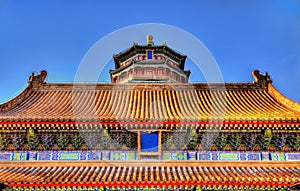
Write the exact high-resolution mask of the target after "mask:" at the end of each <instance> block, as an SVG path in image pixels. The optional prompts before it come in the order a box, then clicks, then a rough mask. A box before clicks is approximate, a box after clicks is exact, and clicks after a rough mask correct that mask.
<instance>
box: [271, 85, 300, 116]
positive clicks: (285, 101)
mask: <svg viewBox="0 0 300 191" xmlns="http://www.w3.org/2000/svg"><path fill="white" fill-rule="evenodd" d="M268 93H269V94H270V95H271V96H272V97H273V98H274V99H275V100H277V101H278V102H279V103H281V104H282V105H284V106H285V107H287V108H290V109H292V110H294V111H297V112H300V103H298V102H295V101H293V100H291V99H289V98H287V97H286V96H284V95H283V94H282V93H281V92H279V91H278V90H277V89H276V88H275V87H274V86H273V85H272V84H268ZM299 117H300V116H299Z"/></svg>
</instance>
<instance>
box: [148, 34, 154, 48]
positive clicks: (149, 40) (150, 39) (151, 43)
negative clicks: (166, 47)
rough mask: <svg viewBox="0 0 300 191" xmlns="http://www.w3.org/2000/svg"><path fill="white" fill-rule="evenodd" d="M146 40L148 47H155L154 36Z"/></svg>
mask: <svg viewBox="0 0 300 191" xmlns="http://www.w3.org/2000/svg"><path fill="white" fill-rule="evenodd" d="M146 39H147V41H146V45H147V46H153V45H154V42H153V36H152V35H147V37H146Z"/></svg>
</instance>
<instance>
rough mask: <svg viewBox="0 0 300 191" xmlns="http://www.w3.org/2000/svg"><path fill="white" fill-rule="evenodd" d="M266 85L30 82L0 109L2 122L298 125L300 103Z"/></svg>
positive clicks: (268, 84) (255, 83)
mask: <svg viewBox="0 0 300 191" xmlns="http://www.w3.org/2000/svg"><path fill="white" fill-rule="evenodd" d="M263 83H264V82H262V83H259V82H258V80H256V82H254V83H225V84H221V83H220V84H218V83H216V84H204V83H200V84H122V85H119V84H118V85H116V84H48V83H44V82H39V83H29V85H28V87H27V88H26V89H25V90H24V91H23V92H22V93H21V94H20V95H18V96H17V97H16V98H14V99H13V100H11V101H9V102H7V103H4V104H2V105H0V122H1V121H2V122H3V121H6V122H9V121H15V122H18V121H76V120H81V121H105V122H109V121H118V122H169V121H177V122H199V121H209V120H225V121H294V120H296V121H299V119H300V105H299V104H298V103H295V102H293V101H291V100H288V99H287V98H285V97H284V96H283V95H281V94H280V93H279V92H278V91H277V90H276V89H275V88H274V87H273V86H272V85H271V83H267V84H263Z"/></svg>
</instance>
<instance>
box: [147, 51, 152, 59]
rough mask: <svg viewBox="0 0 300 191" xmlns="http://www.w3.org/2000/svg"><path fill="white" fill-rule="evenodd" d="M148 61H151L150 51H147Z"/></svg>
mask: <svg viewBox="0 0 300 191" xmlns="http://www.w3.org/2000/svg"><path fill="white" fill-rule="evenodd" d="M147 58H148V60H152V51H147Z"/></svg>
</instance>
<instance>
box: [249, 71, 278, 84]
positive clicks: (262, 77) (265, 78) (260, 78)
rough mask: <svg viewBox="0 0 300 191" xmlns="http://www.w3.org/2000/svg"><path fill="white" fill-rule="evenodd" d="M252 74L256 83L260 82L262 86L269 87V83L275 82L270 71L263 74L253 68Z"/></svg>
mask: <svg viewBox="0 0 300 191" xmlns="http://www.w3.org/2000/svg"><path fill="white" fill-rule="evenodd" d="M252 76H253V78H254V83H256V84H259V85H260V86H261V87H262V88H267V87H268V84H269V83H272V82H273V81H272V80H271V77H270V76H269V74H268V72H265V74H261V73H260V71H259V70H253V71H252Z"/></svg>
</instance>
